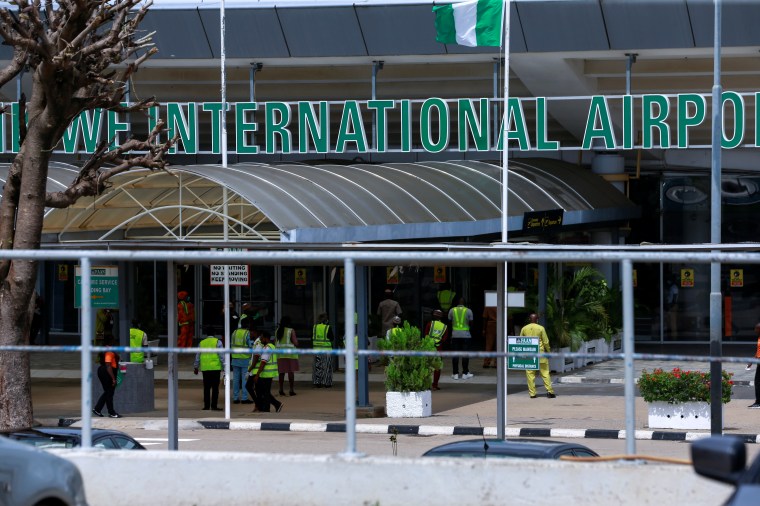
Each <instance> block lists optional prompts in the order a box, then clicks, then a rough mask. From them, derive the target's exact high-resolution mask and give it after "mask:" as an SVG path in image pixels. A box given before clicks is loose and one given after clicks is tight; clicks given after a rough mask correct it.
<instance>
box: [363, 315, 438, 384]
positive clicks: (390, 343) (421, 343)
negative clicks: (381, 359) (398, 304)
mask: <svg viewBox="0 0 760 506" xmlns="http://www.w3.org/2000/svg"><path fill="white" fill-rule="evenodd" d="M400 328H401V332H397V333H391V334H392V335H391V337H390V339H378V341H377V347H378V348H379V349H381V350H387V351H435V341H434V340H433V339H432V338H430V337H422V336H421V334H420V329H418V328H417V327H412V326H411V325H409V322H407V321H405V322H404V325H403V327H400ZM387 358H388V365H387V366H386V367H385V388H386V389H387V390H388V391H389V392H423V391H425V390H430V387H431V386H432V384H433V370H434V369H440V368H441V366H442V365H443V361H442V360H441V357H437V356H425V357H408V356H389V357H387Z"/></svg>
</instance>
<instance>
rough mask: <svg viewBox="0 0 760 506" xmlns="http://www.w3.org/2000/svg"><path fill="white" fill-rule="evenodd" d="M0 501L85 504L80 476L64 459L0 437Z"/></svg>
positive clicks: (23, 505)
mask: <svg viewBox="0 0 760 506" xmlns="http://www.w3.org/2000/svg"><path fill="white" fill-rule="evenodd" d="M0 504H3V505H5V504H8V505H11V504H12V505H14V506H40V505H43V504H56V505H59V506H64V505H65V506H87V500H86V498H85V493H84V483H83V481H82V475H81V474H79V470H78V469H77V467H76V466H75V465H74V464H72V463H71V462H69V461H68V460H66V459H62V458H61V457H58V456H57V455H53V454H52V453H48V452H45V451H42V450H38V449H36V448H32V447H31V446H28V445H23V444H20V443H17V442H15V441H11V440H10V439H7V438H0Z"/></svg>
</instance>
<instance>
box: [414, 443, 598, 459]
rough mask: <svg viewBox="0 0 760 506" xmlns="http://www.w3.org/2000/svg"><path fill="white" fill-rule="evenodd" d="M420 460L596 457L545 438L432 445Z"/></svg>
mask: <svg viewBox="0 0 760 506" xmlns="http://www.w3.org/2000/svg"><path fill="white" fill-rule="evenodd" d="M422 456H423V457H475V458H491V457H493V458H519V459H558V458H560V457H564V456H570V457H598V456H599V455H598V454H597V453H596V452H595V451H594V450H592V449H591V448H589V447H587V446H583V445H582V444H575V443H563V442H562V441H548V440H545V439H506V440H504V439H468V440H466V441H456V442H453V443H447V444H445V445H441V446H436V447H435V448H432V449H430V450H428V451H426V452H425V453H423V454H422Z"/></svg>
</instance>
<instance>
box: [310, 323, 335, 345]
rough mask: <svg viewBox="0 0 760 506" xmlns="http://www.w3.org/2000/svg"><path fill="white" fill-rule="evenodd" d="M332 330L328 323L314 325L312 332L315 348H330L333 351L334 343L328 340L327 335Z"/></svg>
mask: <svg viewBox="0 0 760 506" xmlns="http://www.w3.org/2000/svg"><path fill="white" fill-rule="evenodd" d="M329 330H330V326H329V325H327V324H326V323H317V324H316V325H314V330H313V332H312V338H311V341H312V344H313V346H314V348H330V349H332V343H331V342H330V340H329V339H328V338H327V333H328V331H329Z"/></svg>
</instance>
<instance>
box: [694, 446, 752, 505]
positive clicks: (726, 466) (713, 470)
mask: <svg viewBox="0 0 760 506" xmlns="http://www.w3.org/2000/svg"><path fill="white" fill-rule="evenodd" d="M691 461H692V463H693V466H694V470H695V471H696V472H697V474H699V475H702V476H705V477H707V478H711V479H713V480H717V481H721V482H723V483H729V484H731V485H734V486H735V487H736V490H735V491H734V493H733V494H732V495H731V497H729V498H728V501H726V503H725V504H726V506H755V505H757V504H760V455H758V456H757V457H755V460H754V461H753V462H752V465H751V466H749V468H747V467H746V465H747V449H746V448H745V446H744V441H742V439H740V438H738V437H735V436H711V437H708V438H705V439H698V440H697V441H694V442H693V443H692V444H691Z"/></svg>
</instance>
